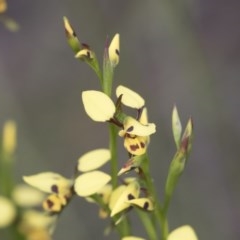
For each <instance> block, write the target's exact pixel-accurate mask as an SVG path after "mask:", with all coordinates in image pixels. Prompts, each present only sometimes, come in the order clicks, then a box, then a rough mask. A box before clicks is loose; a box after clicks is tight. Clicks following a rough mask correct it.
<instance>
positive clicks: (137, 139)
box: [119, 108, 156, 156]
mask: <svg viewBox="0 0 240 240" xmlns="http://www.w3.org/2000/svg"><path fill="white" fill-rule="evenodd" d="M155 132H156V126H155V124H154V123H148V120H147V110H146V108H143V110H142V114H141V116H140V118H139V121H137V120H136V119H134V118H132V117H126V118H125V120H124V122H123V130H120V131H119V136H121V137H124V147H125V148H126V149H127V151H128V152H129V153H131V154H133V155H137V156H139V155H142V154H144V153H145V152H146V150H147V146H148V144H149V140H150V138H149V135H151V134H153V133H155Z"/></svg>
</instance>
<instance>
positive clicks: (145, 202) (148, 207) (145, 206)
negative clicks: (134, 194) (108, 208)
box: [127, 198, 154, 211]
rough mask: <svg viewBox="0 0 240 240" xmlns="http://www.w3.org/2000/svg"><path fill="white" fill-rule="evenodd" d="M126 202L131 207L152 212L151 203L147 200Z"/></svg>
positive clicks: (139, 199) (140, 199)
mask: <svg viewBox="0 0 240 240" xmlns="http://www.w3.org/2000/svg"><path fill="white" fill-rule="evenodd" d="M127 202H128V203H130V204H131V205H135V206H138V207H140V208H142V209H144V210H147V211H152V210H153V209H154V208H153V203H152V201H151V200H150V199H149V198H136V199H132V200H129V201H127Z"/></svg>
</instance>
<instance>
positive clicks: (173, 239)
mask: <svg viewBox="0 0 240 240" xmlns="http://www.w3.org/2000/svg"><path fill="white" fill-rule="evenodd" d="M197 239H198V238H197V235H196V233H195V232H194V230H193V228H192V227H191V226H189V225H185V226H182V227H179V228H177V229H175V230H173V231H172V232H171V233H170V234H169V236H168V238H167V240H197Z"/></svg>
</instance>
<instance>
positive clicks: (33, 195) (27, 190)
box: [12, 184, 45, 207]
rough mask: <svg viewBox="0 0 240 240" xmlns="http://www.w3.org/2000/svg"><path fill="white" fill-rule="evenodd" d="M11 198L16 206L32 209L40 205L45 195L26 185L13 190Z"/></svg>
mask: <svg viewBox="0 0 240 240" xmlns="http://www.w3.org/2000/svg"><path fill="white" fill-rule="evenodd" d="M12 198H13V200H14V202H15V203H16V204H17V205H18V206H21V207H33V206H37V205H40V204H41V203H42V201H43V200H44V198H45V194H44V193H42V192H40V191H39V190H37V189H35V188H33V187H30V186H28V185H26V184H20V185H17V186H16V187H15V188H14V190H13V193H12Z"/></svg>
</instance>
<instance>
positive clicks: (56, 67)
mask: <svg viewBox="0 0 240 240" xmlns="http://www.w3.org/2000/svg"><path fill="white" fill-rule="evenodd" d="M8 3H9V10H8V12H7V14H8V15H9V16H11V17H12V18H14V19H15V20H16V21H17V22H18V23H19V24H20V26H21V29H20V31H19V32H17V33H12V32H9V31H8V30H6V29H5V28H4V27H3V26H2V25H0V124H1V126H2V125H3V123H4V121H5V120H6V119H9V118H11V119H15V120H16V121H17V123H18V150H17V161H16V180H17V181H19V182H20V181H22V180H21V176H22V175H30V174H34V173H37V172H41V171H47V170H50V171H55V172H59V173H61V174H63V175H65V176H71V175H72V172H73V168H74V166H75V164H76V161H77V159H78V157H79V156H80V155H82V154H83V153H85V152H86V151H88V150H91V149H94V148H98V147H106V146H107V137H108V134H107V128H106V126H104V125H103V124H100V123H95V122H92V121H91V120H90V119H89V118H88V117H87V116H86V114H85V112H84V109H83V106H82V103H81V98H80V93H81V91H82V90H87V89H99V88H100V86H99V83H98V82H97V78H96V76H95V75H94V73H93V71H92V70H91V69H90V68H89V67H88V66H87V65H86V64H83V63H81V62H79V61H77V60H76V59H74V56H73V53H72V51H71V50H70V48H69V47H68V45H67V43H66V39H65V34H64V29H63V22H62V17H63V16H64V15H66V16H67V17H68V18H69V19H70V21H71V23H72V25H73V26H74V28H75V30H76V32H77V34H78V37H79V38H80V39H81V41H82V42H86V43H88V44H89V45H90V46H91V47H92V48H93V49H94V50H95V51H96V53H97V55H98V56H99V58H100V59H101V58H102V53H103V47H104V44H105V39H106V36H107V35H109V36H110V37H112V36H113V35H114V34H115V33H116V32H119V33H120V35H121V59H120V65H119V66H118V67H117V69H116V74H115V82H114V85H115V86H114V87H116V86H117V85H119V84H122V85H125V86H128V87H130V88H132V89H133V90H136V91H138V92H139V93H140V94H141V95H142V96H143V97H144V98H145V99H146V103H147V107H148V110H149V117H150V121H151V122H155V123H156V124H157V134H155V135H154V136H153V137H152V138H151V144H150V147H149V153H150V156H151V168H152V173H153V177H154V181H155V183H156V184H157V185H158V186H159V187H158V188H159V189H158V191H159V195H162V192H163V186H164V181H165V178H166V175H167V169H168V166H169V163H170V160H171V158H172V156H173V154H174V151H175V146H174V141H173V138H172V133H171V111H172V107H173V105H174V103H176V104H177V106H178V110H179V114H180V116H181V119H182V122H183V124H185V123H186V121H187V118H188V117H189V116H190V115H191V116H192V118H193V120H194V129H195V141H194V147H193V152H192V154H191V157H190V159H189V162H188V165H187V168H186V171H185V173H184V174H183V176H182V178H181V181H180V183H179V185H178V187H177V190H176V193H175V196H174V200H173V202H172V205H171V209H170V215H169V220H170V228H171V229H174V228H175V227H178V226H180V225H183V224H191V225H192V226H193V227H194V228H195V229H196V231H197V233H198V235H199V239H201V240H207V239H214V240H226V239H231V240H238V239H240V228H239V216H240V210H239V202H240V193H239V180H240V177H239V176H240V174H239V167H240V164H239V162H238V161H239V156H240V147H239V143H240V121H239V118H240V112H239V104H240V100H239V90H240V82H239V77H240V44H239V42H240V28H239V21H240V15H239V8H240V3H239V1H234V0H229V1H223V0H218V1H217V0H212V1H207V0H198V1H197V0H195V1H189V0H178V1H176V0H171V1H169V0H151V1H141V0H140V1H139V0H129V1H117V0H68V1H67V0H65V1H63V0H61V1H57V0H53V1H30V0H18V1H16V0H9V1H8ZM119 155H120V163H119V166H121V164H122V163H124V162H125V161H126V156H125V153H124V151H123V148H122V147H121V146H120V153H119ZM106 225H107V222H106V221H102V220H99V219H98V217H97V207H96V206H94V205H89V204H87V203H86V202H85V201H84V200H83V199H80V198H76V199H74V201H73V202H72V203H71V204H70V206H69V207H68V208H67V209H66V211H64V213H63V214H62V216H61V218H60V219H59V223H58V226H57V228H56V233H55V235H54V236H55V237H54V239H56V240H65V239H73V240H75V239H84V240H88V239H91V240H92V239H113V238H114V237H113V236H111V237H107V238H104V237H103V228H104V227H105V226H106ZM136 228H137V231H138V232H139V235H140V234H141V225H138V223H137V227H136ZM143 236H144V235H143Z"/></svg>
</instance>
